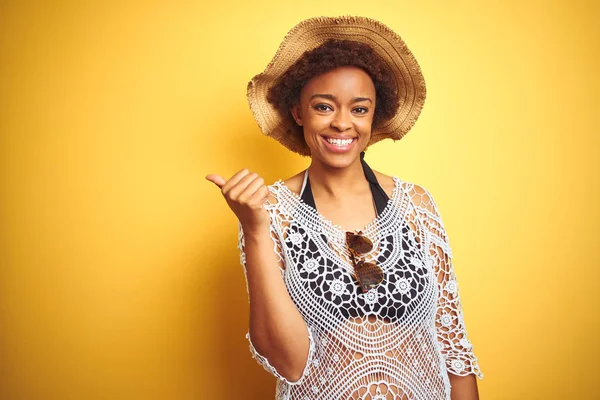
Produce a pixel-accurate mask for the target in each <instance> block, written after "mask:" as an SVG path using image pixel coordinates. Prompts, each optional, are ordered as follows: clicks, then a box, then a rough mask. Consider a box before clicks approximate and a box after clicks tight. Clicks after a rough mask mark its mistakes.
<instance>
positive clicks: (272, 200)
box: [267, 171, 304, 210]
mask: <svg viewBox="0 0 600 400" xmlns="http://www.w3.org/2000/svg"><path fill="white" fill-rule="evenodd" d="M303 179H304V171H301V172H299V173H297V174H296V175H294V176H292V177H290V178H287V179H278V180H277V181H275V182H273V183H272V184H270V185H268V186H267V188H268V189H269V191H270V192H271V193H270V195H269V197H268V198H267V203H268V205H269V206H270V207H268V209H269V210H270V209H273V207H276V206H277V205H278V204H279V198H280V196H281V191H282V190H283V189H284V187H285V190H286V191H290V192H292V193H293V194H296V195H299V193H300V189H301V188H302V182H303Z"/></svg>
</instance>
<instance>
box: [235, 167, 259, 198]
mask: <svg viewBox="0 0 600 400" xmlns="http://www.w3.org/2000/svg"><path fill="white" fill-rule="evenodd" d="M256 178H258V174H257V173H256V172H251V173H249V174H248V175H246V176H244V177H243V178H242V179H240V180H239V182H238V183H237V184H236V185H235V186H234V187H232V188H231V189H230V190H229V193H228V197H229V198H230V199H232V200H236V201H237V200H238V199H239V197H240V195H241V194H242V193H243V192H244V190H246V188H247V187H248V185H249V184H250V183H251V182H252V181H253V180H255V179H256Z"/></svg>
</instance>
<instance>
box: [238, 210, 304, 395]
mask: <svg viewBox="0 0 600 400" xmlns="http://www.w3.org/2000/svg"><path fill="white" fill-rule="evenodd" d="M270 231H271V239H272V240H273V251H274V252H275V254H276V255H277V259H278V261H279V265H280V269H281V275H282V279H284V277H285V269H284V267H283V266H284V257H283V254H282V249H281V244H280V243H281V242H280V241H279V239H278V236H277V234H276V230H275V227H274V225H273V223H271V228H270ZM238 249H239V251H240V263H241V265H242V267H243V269H244V277H245V279H246V292H247V293H249V292H248V276H247V271H246V253H245V242H244V231H243V230H242V225H241V224H240V223H239V222H238ZM248 301H250V298H248ZM307 332H308V340H309V350H308V359H307V360H306V364H305V367H304V371H303V372H302V375H301V377H300V378H299V379H298V380H297V381H289V380H288V379H286V378H285V377H283V376H281V374H279V372H278V371H277V370H276V369H275V367H273V366H272V365H271V364H270V363H269V360H267V358H266V357H264V356H262V355H261V354H259V352H258V351H257V350H256V348H255V347H254V345H253V344H252V339H251V338H250V332H247V333H246V339H248V344H249V346H250V353H251V354H252V357H253V358H254V359H255V360H256V361H257V362H258V363H259V364H260V365H262V367H263V368H264V369H265V370H266V371H267V372H269V373H271V374H272V375H274V376H275V377H276V378H277V379H279V380H280V381H282V382H284V383H286V384H288V385H297V384H300V383H302V381H304V378H305V377H306V376H307V375H308V373H309V370H310V368H309V367H310V365H311V362H312V359H313V355H314V353H315V344H314V339H313V334H312V332H311V329H310V328H309V327H308V326H307Z"/></svg>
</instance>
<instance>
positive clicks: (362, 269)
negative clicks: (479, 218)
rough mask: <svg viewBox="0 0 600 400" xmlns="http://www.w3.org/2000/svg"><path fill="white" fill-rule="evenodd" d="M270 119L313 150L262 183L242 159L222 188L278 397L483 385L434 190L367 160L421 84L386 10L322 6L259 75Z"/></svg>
mask: <svg viewBox="0 0 600 400" xmlns="http://www.w3.org/2000/svg"><path fill="white" fill-rule="evenodd" d="M248 99H249V102H250V107H251V109H252V111H253V113H254V116H255V118H256V120H257V122H258V124H259V126H260V127H261V129H262V131H263V132H264V133H265V134H267V135H270V136H272V137H274V138H275V139H277V140H278V141H280V142H281V143H282V144H283V145H284V146H286V147H287V148H288V149H290V150H292V151H295V152H298V153H300V154H303V155H308V156H310V157H311V164H310V167H309V168H308V169H307V170H306V171H303V172H301V173H299V174H297V175H295V176H293V177H291V178H289V179H287V180H285V181H277V182H276V183H274V184H273V185H271V186H268V187H267V186H265V183H264V180H263V179H262V178H261V177H260V176H258V174H256V173H250V172H249V171H248V170H246V169H244V170H241V171H239V172H238V173H236V174H235V175H234V176H232V177H231V178H230V179H229V180H225V179H224V178H223V177H220V176H218V175H209V176H207V179H208V180H210V181H212V182H213V183H215V184H216V185H217V186H219V187H220V188H221V191H222V193H223V196H224V197H225V199H226V201H227V203H228V204H229V206H230V208H231V209H232V210H233V212H234V213H235V214H236V216H237V217H238V219H239V222H240V231H239V232H240V237H239V248H240V251H241V262H242V265H243V266H244V271H245V273H246V279H247V284H248V295H249V301H250V327H249V334H248V335H247V338H248V340H250V349H251V351H252V354H253V356H254V357H255V358H256V359H257V360H258V362H259V363H261V364H262V365H263V366H264V367H265V369H267V370H268V371H269V372H271V373H272V374H273V375H275V376H276V377H277V378H278V383H277V394H276V398H277V399H328V400H331V399H349V398H350V399H423V400H431V399H452V400H457V399H477V398H478V394H477V384H476V380H475V376H479V378H482V377H483V375H482V374H481V372H480V370H479V368H478V366H477V358H476V357H475V355H474V354H473V352H472V345H471V343H470V342H469V340H468V338H467V332H466V329H465V324H464V320H463V316H462V309H461V304H460V298H459V295H458V288H457V284H456V277H455V275H454V270H453V268H452V263H451V251H450V246H449V242H448V238H447V236H446V234H445V231H444V227H443V224H442V221H441V219H440V216H439V213H438V210H437V207H436V204H435V202H434V200H433V198H432V197H431V194H430V193H429V192H428V191H427V190H426V189H424V188H422V187H421V186H419V185H416V184H412V183H408V182H403V181H401V180H400V179H399V178H397V177H390V176H387V175H384V174H382V173H380V172H377V171H373V170H371V168H369V166H368V164H367V163H366V162H365V160H364V150H365V149H366V148H367V147H368V146H369V145H371V144H373V143H375V142H377V141H379V140H382V139H384V138H392V139H395V140H397V139H400V138H401V137H402V136H403V135H404V134H405V133H406V132H407V131H408V130H409V129H410V128H411V127H412V125H413V124H414V122H415V121H416V118H417V117H418V115H419V113H420V111H421V108H422V105H423V102H424V99H425V85H424V81H423V77H422V75H421V71H420V68H419V66H418V64H417V63H416V61H415V59H414V57H413V56H412V54H411V53H410V51H409V50H408V49H407V48H406V46H405V45H404V42H403V41H402V40H401V39H400V38H399V37H398V36H397V35H396V34H395V33H393V32H392V31H391V30H390V29H389V28H387V27H386V26H384V25H383V24H381V23H379V22H377V21H374V20H371V19H367V18H360V17H356V18H355V17H342V18H314V19H310V20H307V21H303V22H301V23H300V24H298V25H297V26H296V27H295V28H294V29H292V30H291V31H290V33H288V35H287V36H286V38H285V39H284V41H283V43H282V44H281V46H280V48H279V50H278V52H277V54H276V55H275V57H274V59H273V61H272V62H271V63H270V64H269V65H268V66H267V68H266V70H265V72H264V73H262V74H259V75H257V76H256V77H254V79H253V80H252V81H251V82H250V83H249V85H248Z"/></svg>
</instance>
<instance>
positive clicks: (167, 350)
mask: <svg viewBox="0 0 600 400" xmlns="http://www.w3.org/2000/svg"><path fill="white" fill-rule="evenodd" d="M342 14H351V15H363V16H368V17H373V18H376V19H379V20H381V21H382V22H384V23H385V24H387V25H389V26H390V27H392V28H393V29H394V30H396V31H397V32H398V33H399V34H400V35H401V36H402V37H403V38H404V40H405V41H406V42H407V44H408V46H409V48H410V49H411V50H412V51H413V53H414V54H415V56H416V57H417V59H418V60H419V63H420V64H421V66H422V69H423V73H424V75H425V78H426V82H427V86H428V97H427V101H426V104H425V108H424V111H423V113H422V115H421V118H420V119H419V121H418V122H417V124H416V125H415V127H414V129H413V130H411V132H410V133H409V134H408V135H407V136H406V137H405V138H404V139H402V140H401V141H399V142H395V143H394V142H391V141H384V142H382V143H379V144H377V145H375V146H373V148H371V149H370V150H369V151H368V153H367V161H369V163H370V164H371V166H372V167H374V168H375V169H378V170H381V171H382V172H385V173H388V174H392V175H396V176H398V177H400V178H401V179H403V180H405V181H412V182H416V183H419V184H421V185H422V186H424V187H426V188H427V189H428V190H429V191H430V192H431V193H432V194H433V196H434V198H435V199H436V201H437V203H438V206H439V208H440V212H441V214H442V217H443V220H444V223H445V225H446V230H447V231H448V234H449V237H450V240H451V245H452V249H453V252H454V265H455V270H456V272H457V274H458V278H459V284H460V290H461V296H462V298H463V304H464V305H463V307H464V311H465V318H466V322H467V328H468V331H469V334H470V338H471V340H472V341H473V343H474V345H475V347H474V348H475V352H476V354H477V356H478V357H479V360H480V365H481V368H482V370H483V372H484V374H485V378H484V380H483V381H479V382H478V383H479V387H480V392H481V394H482V399H488V400H492V399H498V400H501V399H502V400H504V399H593V398H597V397H596V396H598V393H599V392H600V389H598V388H597V387H596V385H597V374H598V373H597V362H598V360H599V359H600V351H599V350H598V349H599V347H598V340H597V339H598V335H597V330H598V325H599V324H598V317H599V315H598V310H597V308H598V303H599V301H598V297H597V294H596V292H597V282H598V278H599V277H600V273H599V272H598V271H599V267H600V265H599V264H600V263H599V262H598V258H597V254H596V253H597V249H598V239H599V238H600V237H599V235H598V228H599V213H600V212H599V204H600V202H599V200H600V199H599V186H600V185H599V179H598V178H597V173H598V171H600V168H599V161H598V149H599V144H600V143H599V142H600V140H599V138H598V134H599V130H598V120H597V116H598V110H599V109H600V107H599V106H600V104H599V100H598V99H599V92H600V85H599V82H600V80H599V79H598V76H597V74H598V71H599V70H600V62H599V60H598V50H599V49H600V43H599V42H600V30H599V28H598V24H597V22H598V20H599V19H600V12H599V7H598V5H597V2H594V1H589V2H585V1H566V0H565V1H562V2H558V1H539V2H533V1H524V2H523V1H470V2H463V1H410V2H403V1H375V0H370V1H314V0H304V1H296V2H287V1H281V0H279V1H260V2H245V1H239V2H218V1H214V2H206V1H205V2H202V1H200V2H198V1H196V2H189V3H183V2H172V1H171V2H167V1H163V2H126V3H125V2H118V1H83V2H75V1H73V2H71V3H68V2H57V1H54V2H50V1H49V2H35V1H30V2H27V1H3V2H2V5H1V6H0V133H1V135H0V140H1V142H0V166H1V168H0V179H1V186H0V188H1V192H0V218H1V220H0V235H1V236H0V266H1V269H0V398H1V399H2V400H5V399H6V400H48V399H52V400H53V399H60V400H63V399H64V400H70V399H77V400H82V399H83V400H100V399H107V400H115V399H116V400H121V399H131V400H138V399H139V400H159V399H160V400H191V399H269V398H272V397H273V393H274V384H275V381H274V379H273V378H272V377H271V376H270V375H268V374H267V373H266V372H265V371H263V370H262V368H261V367H260V366H259V365H258V364H256V362H255V361H254V360H253V359H252V358H251V357H250V353H249V351H248V347H247V342H246V339H245V338H244V334H245V332H246V330H247V317H248V309H247V295H246V287H245V282H244V278H243V274H242V270H241V267H240V265H239V258H238V252H237V249H236V242H237V236H236V234H237V225H236V219H235V217H234V215H233V214H232V213H231V212H230V211H229V209H228V208H227V206H226V204H225V202H224V201H223V200H222V197H221V195H220V192H219V191H218V190H217V189H216V187H214V186H213V185H212V184H210V183H209V182H207V181H205V180H204V176H205V175H206V174H208V173H212V172H216V173H220V174H222V175H226V176H230V175H231V174H233V173H234V172H235V171H237V170H239V169H241V168H243V167H248V168H250V169H251V170H255V171H258V172H259V173H260V174H262V175H263V176H264V177H265V178H266V180H267V181H268V182H273V181H274V180H276V179H278V178H286V177H288V176H290V175H292V174H294V173H296V172H298V171H300V170H301V169H303V168H305V167H306V166H307V165H308V159H303V158H301V157H299V156H296V155H294V154H292V153H290V152H288V151H286V150H285V149H283V148H282V147H281V146H279V145H278V143H276V142H275V141H273V140H271V139H269V138H266V137H263V136H262V135H261V134H260V132H259V130H258V127H257V126H256V124H255V122H254V120H253V118H252V115H251V113H250V111H249V108H248V106H247V102H246V98H245V91H246V84H247V82H248V80H249V79H250V78H251V77H252V76H253V75H255V74H257V73H259V72H261V71H262V70H263V69H264V67H265V66H266V65H267V63H268V62H269V61H270V59H271V57H272V56H273V54H274V52H275V50H276V48H277V46H278V45H279V43H280V41H281V39H282V38H283V36H284V35H285V33H286V32H287V31H288V30H289V29H290V28H291V27H292V26H293V25H295V24H296V23H297V22H299V21H300V20H302V19H305V18H309V17H312V16H318V15H331V16H337V15H342Z"/></svg>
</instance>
